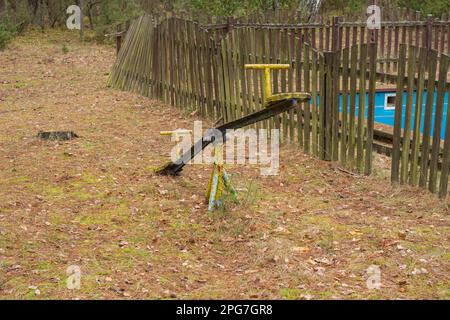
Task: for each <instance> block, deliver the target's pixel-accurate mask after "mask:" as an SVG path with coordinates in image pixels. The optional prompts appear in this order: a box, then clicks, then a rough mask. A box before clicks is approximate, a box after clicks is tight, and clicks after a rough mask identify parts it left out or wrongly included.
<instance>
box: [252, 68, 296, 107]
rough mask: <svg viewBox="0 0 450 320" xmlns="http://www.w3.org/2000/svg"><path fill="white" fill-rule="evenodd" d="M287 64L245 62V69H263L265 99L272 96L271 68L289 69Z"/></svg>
mask: <svg viewBox="0 0 450 320" xmlns="http://www.w3.org/2000/svg"><path fill="white" fill-rule="evenodd" d="M290 67H291V65H289V64H246V65H245V69H247V70H250V69H253V70H264V92H265V93H266V100H269V99H270V97H272V79H271V76H270V71H271V70H276V69H278V70H280V69H289V68H290Z"/></svg>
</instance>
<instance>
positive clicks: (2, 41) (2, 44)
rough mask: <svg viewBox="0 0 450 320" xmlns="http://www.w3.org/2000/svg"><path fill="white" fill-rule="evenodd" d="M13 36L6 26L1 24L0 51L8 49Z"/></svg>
mask: <svg viewBox="0 0 450 320" xmlns="http://www.w3.org/2000/svg"><path fill="white" fill-rule="evenodd" d="M12 36H13V35H12V33H11V32H10V31H9V30H7V28H6V27H5V26H4V25H2V24H0V50H2V49H5V48H6V46H7V45H8V43H9V41H11V38H12Z"/></svg>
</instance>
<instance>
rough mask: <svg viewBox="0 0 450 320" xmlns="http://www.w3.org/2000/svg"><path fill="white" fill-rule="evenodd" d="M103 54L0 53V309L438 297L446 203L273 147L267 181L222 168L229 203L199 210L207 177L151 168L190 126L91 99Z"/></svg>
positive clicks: (129, 102) (70, 43) (30, 36)
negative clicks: (59, 136) (276, 154)
mask: <svg viewBox="0 0 450 320" xmlns="http://www.w3.org/2000/svg"><path fill="white" fill-rule="evenodd" d="M67 51H68V52H67ZM114 58H115V56H114V49H113V48H112V47H108V46H99V45H94V44H89V43H88V44H85V45H81V44H80V43H78V41H77V40H76V35H75V34H69V33H58V32H51V33H40V32H29V33H27V34H26V35H24V36H21V37H19V38H17V39H16V40H15V42H14V43H13V44H12V45H11V46H10V48H9V49H7V50H6V51H3V52H0V158H1V161H0V298H25V299H49V298H62V299H87V298H93V299H101V298H112V299H123V298H136V299H174V298H194V299H204V298H238V299H241V298H260V299H265V298H267V299H361V298H363V299H366V298H369V299H381V298H389V299H411V298H440V299H449V298H450V293H449V270H450V268H449V267H450V264H449V259H450V250H449V235H450V232H449V231H450V224H449V202H448V201H440V200H438V199H437V198H436V197H435V196H432V195H429V194H427V193H426V192H424V191H420V190H417V189H412V188H394V187H391V185H390V183H389V181H388V179H387V175H386V174H385V172H384V171H383V170H382V169H378V170H377V172H376V174H374V175H373V176H372V177H369V178H368V177H362V176H356V175H350V174H348V173H346V172H344V171H342V170H339V169H338V168H337V167H336V166H333V165H330V164H328V163H325V162H321V161H318V160H315V159H313V158H311V157H309V156H306V155H303V153H302V152H301V150H300V149H298V148H296V147H295V146H291V147H287V146H286V147H283V149H282V152H281V174H280V175H279V176H276V177H261V176H260V175H259V170H258V168H256V167H254V166H250V165H246V166H237V165H236V166H231V167H229V168H228V171H229V172H230V173H231V174H232V179H233V181H234V184H235V185H236V186H237V188H238V190H239V199H240V202H239V204H233V203H231V202H228V203H227V206H226V208H225V209H224V210H219V211H216V212H215V213H212V214H210V213H208V212H207V209H206V205H205V201H204V200H205V199H204V193H205V190H206V186H207V183H208V177H209V173H210V169H211V168H210V166H206V165H205V166H201V165H199V166H189V167H188V168H187V169H186V170H185V171H184V172H183V174H182V175H181V176H180V177H178V178H167V177H159V176H156V175H155V174H154V173H153V171H154V168H155V167H156V166H158V165H160V164H162V163H164V162H165V161H166V159H167V157H168V153H169V151H170V149H171V142H170V141H168V138H167V137H161V136H160V135H159V132H160V131H161V130H171V129H176V128H192V123H193V120H195V117H194V116H192V115H189V114H186V113H180V112H178V111H177V110H176V109H175V108H172V107H169V106H167V105H164V104H162V103H160V102H158V101H153V100H150V99H147V98H143V97H140V96H138V95H135V94H131V93H126V92H119V91H117V90H112V89H109V88H107V86H106V83H107V79H108V73H109V70H110V67H111V65H112V63H113V61H114ZM40 130H43V131H51V130H70V131H74V132H76V133H77V134H78V135H79V136H80V137H79V138H78V139H75V140H73V141H70V142H60V143H57V142H43V141H40V140H39V139H37V137H36V135H37V133H38V132H39V131H40ZM378 162H379V161H378ZM73 265H74V266H79V267H80V270H81V287H80V289H79V290H69V289H68V288H67V278H68V274H67V268H68V267H69V266H73ZM371 265H376V266H379V267H380V270H381V288H380V289H379V290H369V289H368V287H367V284H366V282H367V279H368V278H369V276H370V274H368V273H367V269H368V268H369V266H371Z"/></svg>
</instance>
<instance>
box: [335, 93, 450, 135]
mask: <svg viewBox="0 0 450 320" xmlns="http://www.w3.org/2000/svg"><path fill="white" fill-rule="evenodd" d="M386 95H394V96H395V91H378V92H376V94H375V122H378V123H383V124H386V125H389V126H394V115H395V108H394V109H391V110H388V109H386V108H385V101H386ZM406 95H407V93H406V92H404V94H403V101H402V103H403V114H402V128H404V125H405V109H406ZM448 98H449V97H448V93H446V94H445V97H444V108H443V110H444V116H443V119H442V130H441V138H442V139H443V138H444V136H445V123H446V118H447V111H448V102H449V100H448ZM368 100H369V96H368V94H366V110H365V116H366V118H367V111H368V110H367V109H368V105H367V102H368ZM426 101H427V92H426V91H424V96H423V106H422V121H421V128H420V131H421V132H422V133H423V119H424V117H425V104H426ZM339 106H340V111H342V95H340V97H339ZM348 106H350V97H348ZM415 109H416V92H414V97H413V112H412V122H411V130H412V129H413V128H414V115H415ZM435 110H436V92H435V93H434V102H433V115H432V123H431V135H433V132H434V116H435ZM349 112H350V107H349ZM358 112H359V94H357V95H356V116H358Z"/></svg>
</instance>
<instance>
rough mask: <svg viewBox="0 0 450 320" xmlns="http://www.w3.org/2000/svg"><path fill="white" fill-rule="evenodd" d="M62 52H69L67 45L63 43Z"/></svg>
mask: <svg viewBox="0 0 450 320" xmlns="http://www.w3.org/2000/svg"><path fill="white" fill-rule="evenodd" d="M62 53H63V54H67V53H69V48H68V47H67V45H66V44H65V43H64V44H63V46H62Z"/></svg>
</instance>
